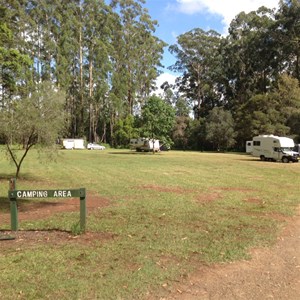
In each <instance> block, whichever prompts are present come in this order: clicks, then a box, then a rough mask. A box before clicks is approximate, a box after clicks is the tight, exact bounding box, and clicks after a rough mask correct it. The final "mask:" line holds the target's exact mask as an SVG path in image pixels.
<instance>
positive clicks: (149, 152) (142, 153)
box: [108, 151, 160, 155]
mask: <svg viewBox="0 0 300 300" xmlns="http://www.w3.org/2000/svg"><path fill="white" fill-rule="evenodd" d="M159 153H160V152H155V154H156V155H157V154H159ZM108 154H117V155H120V154H123V155H153V152H152V151H148V152H137V151H132V152H131V151H128V152H109V153H108Z"/></svg>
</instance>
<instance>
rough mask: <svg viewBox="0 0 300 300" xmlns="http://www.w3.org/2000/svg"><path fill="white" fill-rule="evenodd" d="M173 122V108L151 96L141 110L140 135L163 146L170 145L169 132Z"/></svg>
mask: <svg viewBox="0 0 300 300" xmlns="http://www.w3.org/2000/svg"><path fill="white" fill-rule="evenodd" d="M174 121H175V111H174V109H173V107H172V106H171V105H169V104H167V103H166V102H164V101H163V100H162V99H161V98H159V97H157V96H151V97H150V98H149V100H148V102H146V104H145V105H144V106H143V108H142V124H143V126H142V128H141V130H142V134H143V136H146V137H150V138H151V139H152V140H155V139H158V140H160V141H161V142H162V143H163V144H169V145H170V144H171V142H172V141H171V138H170V135H171V130H172V128H173V125H174Z"/></svg>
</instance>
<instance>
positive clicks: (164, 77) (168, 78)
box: [155, 73, 177, 95]
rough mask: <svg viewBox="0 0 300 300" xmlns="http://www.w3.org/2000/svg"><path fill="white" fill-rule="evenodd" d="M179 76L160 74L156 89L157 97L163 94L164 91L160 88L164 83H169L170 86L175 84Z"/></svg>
mask: <svg viewBox="0 0 300 300" xmlns="http://www.w3.org/2000/svg"><path fill="white" fill-rule="evenodd" d="M176 77H177V76H175V75H173V74H171V73H162V74H160V75H159V76H158V77H157V79H156V87H157V90H156V91H155V94H156V95H159V94H162V93H163V90H162V89H161V88H160V86H161V85H162V84H163V83H164V82H166V81H167V82H168V83H169V84H174V83H175V79H176Z"/></svg>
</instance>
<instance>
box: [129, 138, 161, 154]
mask: <svg viewBox="0 0 300 300" xmlns="http://www.w3.org/2000/svg"><path fill="white" fill-rule="evenodd" d="M129 147H130V149H131V150H136V151H138V152H141V151H145V152H149V151H155V152H158V151H159V149H160V146H159V140H155V139H149V138H137V139H130V144H129Z"/></svg>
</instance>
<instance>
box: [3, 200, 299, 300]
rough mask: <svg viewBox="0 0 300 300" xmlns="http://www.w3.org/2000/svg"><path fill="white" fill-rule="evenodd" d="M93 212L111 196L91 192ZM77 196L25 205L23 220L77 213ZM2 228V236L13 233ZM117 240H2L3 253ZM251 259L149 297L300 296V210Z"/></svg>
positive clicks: (203, 269) (32, 234)
mask: <svg viewBox="0 0 300 300" xmlns="http://www.w3.org/2000/svg"><path fill="white" fill-rule="evenodd" d="M88 203H89V204H88V211H92V210H93V209H98V208H101V207H104V206H107V205H109V200H107V199H104V198H101V197H97V196H95V195H94V196H92V195H91V196H89V201H88ZM78 207H79V201H78V199H70V200H66V201H61V202H59V203H56V202H53V203H52V202H50V203H46V204H40V205H32V206H31V207H29V206H28V205H26V206H24V207H23V208H22V207H20V213H19V220H20V222H22V220H30V219H39V218H45V217H47V216H49V215H51V214H53V213H55V212H64V211H76V210H77V209H79V208H78ZM9 217H10V216H9V214H3V213H2V214H1V213H0V225H1V224H2V225H3V224H4V223H7V222H9V220H10V219H9ZM9 234H10V233H9V232H3V231H2V232H1V231H0V235H1V236H2V237H3V236H4V235H9ZM110 238H114V237H113V236H108V235H107V234H101V233H91V232H87V233H85V234H83V235H81V236H78V237H74V236H72V235H71V234H70V233H68V232H61V231H51V232H48V231H44V232H41V231H19V232H18V233H17V234H16V235H15V239H14V240H2V241H0V251H1V250H3V249H5V248H12V249H15V248H16V247H18V246H26V247H30V245H33V244H34V243H53V242H55V243H66V242H76V243H77V242H83V243H89V242H92V241H93V240H94V239H98V240H104V241H105V240H107V239H110ZM251 257H252V259H251V260H249V261H238V262H234V263H231V264H217V265H213V266H204V265H199V266H198V267H197V271H196V272H194V273H193V274H189V275H188V276H187V277H185V278H182V279H181V280H179V281H178V282H176V283H174V284H172V285H164V286H163V287H162V288H161V290H159V291H152V293H151V295H149V297H147V299H149V300H153V299H155V300H156V299H160V300H163V299H166V300H173V299H174V300H175V299H183V300H194V299H200V300H201V299H204V300H205V299H210V300H215V299H216V300H217V299H222V300H223V299H225V300H226V299H228V300H232V299H245V300H246V299H247V300H249V299H255V300H256V299H257V300H261V299H286V300H296V299H297V300H298V299H300V209H298V211H297V214H296V216H294V217H292V218H289V219H287V223H286V226H285V227H284V229H283V230H282V232H281V234H280V236H279V238H278V240H277V242H276V243H275V245H274V246H272V247H270V248H259V249H252V250H251Z"/></svg>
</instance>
